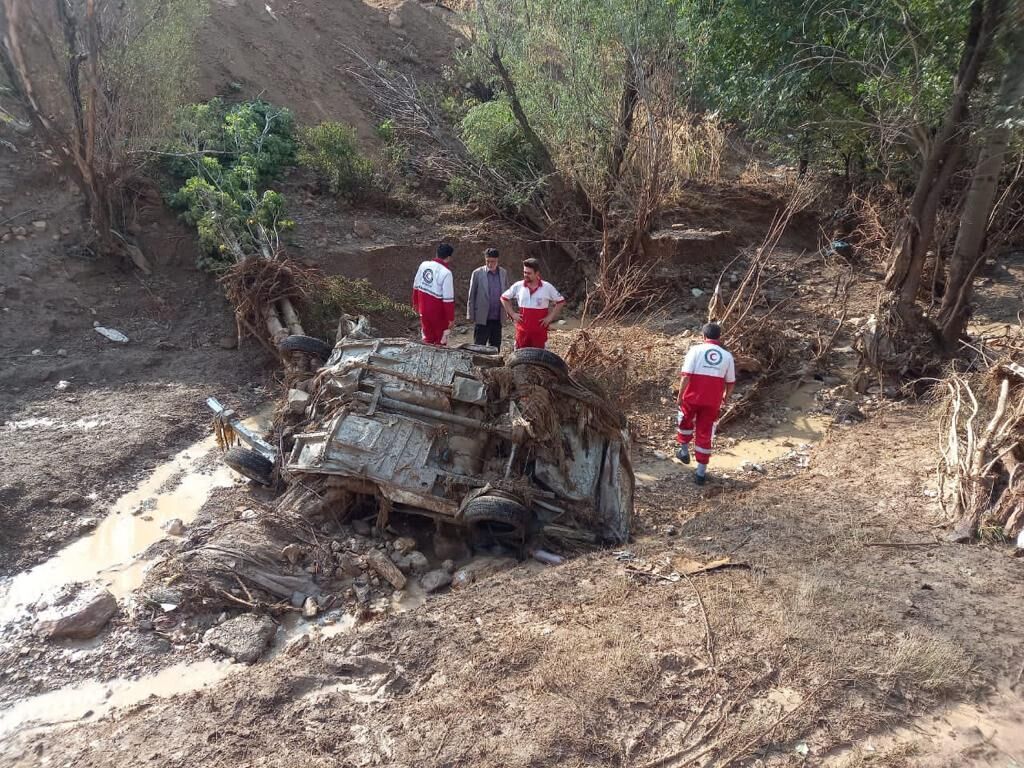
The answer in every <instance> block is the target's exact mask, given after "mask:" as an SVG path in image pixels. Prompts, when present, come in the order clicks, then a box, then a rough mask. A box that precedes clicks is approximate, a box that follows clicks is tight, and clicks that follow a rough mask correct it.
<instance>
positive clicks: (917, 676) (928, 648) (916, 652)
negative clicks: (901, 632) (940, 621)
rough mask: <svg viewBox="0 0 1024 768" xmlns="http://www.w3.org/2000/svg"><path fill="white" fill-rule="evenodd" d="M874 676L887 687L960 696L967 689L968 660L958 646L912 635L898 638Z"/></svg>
mask: <svg viewBox="0 0 1024 768" xmlns="http://www.w3.org/2000/svg"><path fill="white" fill-rule="evenodd" d="M878 664H879V667H878V669H877V674H878V676H879V678H880V680H881V681H882V682H883V683H884V684H887V685H888V687H889V688H890V689H891V688H894V687H896V686H899V688H900V689H902V690H918V691H923V692H925V693H928V694H951V693H959V692H961V691H963V690H964V689H965V688H967V687H969V686H970V676H971V671H972V669H973V665H972V663H971V660H970V659H969V658H968V657H967V655H966V654H965V653H964V652H963V650H961V649H960V648H959V647H958V646H956V645H954V644H953V643H951V642H949V641H947V640H942V639H941V638H937V637H926V636H924V635H920V634H916V633H911V634H907V635H905V636H903V637H901V638H899V639H898V640H897V641H896V643H895V645H894V646H893V647H892V648H891V649H889V650H888V652H887V653H886V654H885V655H883V656H882V658H880V659H879V661H878Z"/></svg>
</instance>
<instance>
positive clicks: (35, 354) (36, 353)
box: [32, 349, 43, 357]
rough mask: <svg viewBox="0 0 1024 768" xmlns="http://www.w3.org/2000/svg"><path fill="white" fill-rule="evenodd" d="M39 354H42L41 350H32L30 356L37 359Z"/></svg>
mask: <svg viewBox="0 0 1024 768" xmlns="http://www.w3.org/2000/svg"><path fill="white" fill-rule="evenodd" d="M41 354H43V350H41V349H33V350H32V356H33V357H39V356H40V355H41Z"/></svg>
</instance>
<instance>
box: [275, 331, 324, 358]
mask: <svg viewBox="0 0 1024 768" xmlns="http://www.w3.org/2000/svg"><path fill="white" fill-rule="evenodd" d="M277 348H278V349H279V350H280V351H281V353H282V354H286V353H288V352H302V353H303V354H306V355H309V356H310V357H316V358H319V359H320V360H322V361H323V362H327V358H329V357H330V356H331V346H330V345H329V344H327V343H326V342H323V341H320V339H316V338H313V337H312V336H288V337H286V338H284V339H282V340H281V343H280V344H278V345H277Z"/></svg>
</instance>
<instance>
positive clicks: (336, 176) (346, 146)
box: [299, 122, 373, 202]
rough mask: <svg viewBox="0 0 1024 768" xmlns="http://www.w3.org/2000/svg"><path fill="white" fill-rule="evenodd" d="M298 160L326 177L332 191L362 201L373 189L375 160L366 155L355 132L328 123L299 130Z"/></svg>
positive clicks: (341, 124)
mask: <svg viewBox="0 0 1024 768" xmlns="http://www.w3.org/2000/svg"><path fill="white" fill-rule="evenodd" d="M299 138H300V141H301V146H300V148H299V163H300V164H301V165H303V166H305V167H307V168H309V169H310V170H312V171H314V172H315V173H316V174H318V175H319V176H320V177H321V178H323V179H324V180H325V181H326V182H327V185H328V187H330V190H331V192H332V193H333V194H335V195H339V196H340V197H343V198H345V199H346V200H349V201H352V202H359V201H362V200H365V199H367V197H369V196H370V194H371V192H372V190H373V163H372V162H371V161H370V160H369V158H367V157H366V156H365V155H363V153H362V151H361V150H360V149H359V143H358V141H357V140H356V132H355V130H353V129H352V127H351V126H348V125H345V124H344V123H334V122H325V123H320V124H319V125H315V126H313V127H312V128H306V129H304V130H303V131H302V132H301V133H300V136H299Z"/></svg>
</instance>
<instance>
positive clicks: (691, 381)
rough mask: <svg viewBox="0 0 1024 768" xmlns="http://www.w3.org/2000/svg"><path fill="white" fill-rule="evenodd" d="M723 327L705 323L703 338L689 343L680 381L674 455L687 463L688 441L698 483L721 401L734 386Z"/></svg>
mask: <svg viewBox="0 0 1024 768" xmlns="http://www.w3.org/2000/svg"><path fill="white" fill-rule="evenodd" d="M721 338H722V328H721V327H720V326H719V325H718V323H708V324H707V325H705V326H704V342H703V343H702V344H698V345H697V346H695V347H692V348H691V349H690V351H688V352H687V353H686V358H685V359H684V360H683V367H682V371H681V373H682V380H681V381H680V383H679V417H678V420H677V424H678V427H677V429H676V442H678V443H679V450H678V451H677V452H676V457H677V458H678V459H679V460H680V461H681V462H683V463H684V464H689V463H690V442H691V441H693V443H694V447H693V452H694V454H695V455H696V458H697V475H696V477H695V478H694V480H695V482H696V483H697V485H704V483H705V481H706V480H707V471H708V460H709V459H710V458H711V441H712V440H713V439H714V436H715V423H716V422H717V421H718V415H719V413H720V412H721V410H722V404H723V403H724V402H725V401H726V399H727V398H728V397H729V395H731V394H732V390H733V388H734V387H735V386H736V364H735V362H733V358H732V355H731V354H730V353H729V352H727V351H726V350H724V349H722V347H721V345H720V343H719V340H720V339H721Z"/></svg>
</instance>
